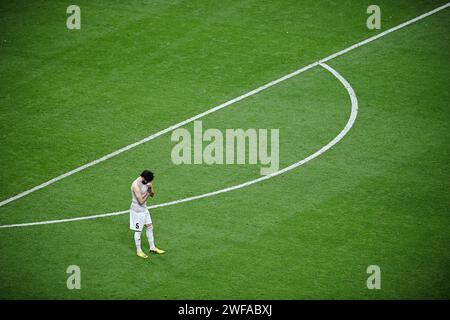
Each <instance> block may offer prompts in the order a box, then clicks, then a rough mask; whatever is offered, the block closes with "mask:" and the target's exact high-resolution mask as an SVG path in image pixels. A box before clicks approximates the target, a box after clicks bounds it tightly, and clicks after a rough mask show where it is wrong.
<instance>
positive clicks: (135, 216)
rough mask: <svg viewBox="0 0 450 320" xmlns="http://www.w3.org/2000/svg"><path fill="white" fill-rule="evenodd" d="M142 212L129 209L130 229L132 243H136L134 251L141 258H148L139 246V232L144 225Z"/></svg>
mask: <svg viewBox="0 0 450 320" xmlns="http://www.w3.org/2000/svg"><path fill="white" fill-rule="evenodd" d="M143 217H144V214H142V213H139V212H134V211H130V229H131V230H133V231H134V243H135V244H136V253H137V255H138V256H139V257H141V258H148V256H147V255H146V254H145V253H144V252H143V251H142V248H141V232H142V228H143V227H144V221H143V220H144V219H143Z"/></svg>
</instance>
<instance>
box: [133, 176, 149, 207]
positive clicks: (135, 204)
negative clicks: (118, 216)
mask: <svg viewBox="0 0 450 320" xmlns="http://www.w3.org/2000/svg"><path fill="white" fill-rule="evenodd" d="M134 183H136V184H137V185H138V186H139V191H140V192H141V196H142V197H144V196H145V194H146V193H147V190H148V186H147V185H146V184H143V183H142V180H141V179H140V178H137V179H136V180H134V181H133V183H132V184H131V207H130V210H132V211H134V212H146V211H147V201H145V202H144V203H143V204H139V201H138V199H137V198H136V195H135V194H134V190H133V184H134Z"/></svg>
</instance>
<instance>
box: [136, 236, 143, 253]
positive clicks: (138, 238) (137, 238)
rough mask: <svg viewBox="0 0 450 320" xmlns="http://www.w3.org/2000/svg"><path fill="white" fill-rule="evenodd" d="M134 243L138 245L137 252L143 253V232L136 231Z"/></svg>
mask: <svg viewBox="0 0 450 320" xmlns="http://www.w3.org/2000/svg"><path fill="white" fill-rule="evenodd" d="M134 243H136V250H137V252H141V251H142V249H141V232H139V231H136V232H135V233H134Z"/></svg>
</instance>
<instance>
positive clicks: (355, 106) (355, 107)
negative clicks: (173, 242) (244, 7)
mask: <svg viewBox="0 0 450 320" xmlns="http://www.w3.org/2000/svg"><path fill="white" fill-rule="evenodd" d="M319 65H320V66H321V67H323V68H325V69H326V70H328V71H329V72H330V73H331V74H333V76H334V77H336V78H337V79H338V80H339V82H340V83H341V84H342V85H343V86H344V88H345V89H346V90H347V93H348V95H349V97H350V101H351V113H350V117H349V119H348V121H347V124H346V125H345V127H344V129H342V131H341V132H339V134H338V135H337V136H336V137H334V139H333V140H331V141H330V142H328V144H326V145H325V146H323V147H322V148H320V149H319V150H317V151H316V152H314V153H313V154H311V155H309V156H308V157H306V158H304V159H302V160H300V161H298V162H296V163H293V164H291V165H290V166H288V167H286V168H283V169H281V170H278V171H276V172H274V173H271V174H269V175H266V176H263V177H260V178H257V179H254V180H250V181H247V182H244V183H241V184H238V185H235V186H231V187H227V188H224V189H220V190H217V191H212V192H208V193H204V194H201V195H197V196H192V197H188V198H184V199H179V200H174V201H169V202H165V203H160V204H156V205H153V206H149V207H148V208H149V209H155V208H160V207H167V206H171V205H175V204H178V203H183V202H188V201H193V200H197V199H201V198H207V197H211V196H214V195H217V194H220V193H225V192H229V191H232V190H236V189H241V188H244V187H247V186H250V185H252V184H255V183H258V182H261V181H264V180H267V179H270V178H273V177H275V176H278V175H280V174H283V173H285V172H287V171H290V170H293V169H295V168H297V167H299V166H301V165H303V164H305V163H307V162H309V161H311V160H313V159H314V158H316V157H318V156H320V155H321V154H322V153H324V152H326V151H328V150H329V149H330V148H331V147H333V146H334V145H335V144H337V143H338V142H339V141H341V140H342V139H343V138H344V136H345V135H346V134H347V133H348V132H349V131H350V129H351V128H352V126H353V124H354V123H355V120H356V116H357V114H358V99H357V97H356V94H355V91H354V90H353V88H352V86H351V85H350V83H348V81H347V80H346V79H345V78H344V77H342V76H341V75H340V74H339V73H338V72H337V71H336V70H334V69H333V68H332V67H330V66H329V65H327V64H325V63H319ZM128 212H129V210H123V211H117V212H111V213H104V214H97V215H92V216H86V217H77V218H68V219H60V220H49V221H39V222H29V223H21V224H10V225H0V229H2V228H15V227H29V226H36V225H44V224H54V223H63V222H73V221H80V220H90V219H98V218H105V217H111V216H118V215H122V214H125V213H128Z"/></svg>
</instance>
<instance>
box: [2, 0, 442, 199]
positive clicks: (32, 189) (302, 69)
mask: <svg viewBox="0 0 450 320" xmlns="http://www.w3.org/2000/svg"><path fill="white" fill-rule="evenodd" d="M449 6H450V2H448V3H447V4H445V5H442V6H440V7H438V8H436V9H434V10H431V11H429V12H427V13H424V14H422V15H420V16H418V17H416V18H413V19H411V20H408V21H406V22H404V23H402V24H399V25H398V26H396V27H393V28H391V29H388V30H386V31H384V32H381V33H379V34H377V35H375V36H373V37H370V38H368V39H366V40H364V41H361V42H358V43H356V44H354V45H352V46H350V47H348V48H346V49H344V50H341V51H339V52H336V53H334V54H332V55H329V56H328V57H326V58H323V59H321V60H319V61H318V62H313V63H311V64H309V65H307V66H305V67H302V68H300V69H298V70H296V71H294V72H292V73H289V74H287V75H285V76H283V77H281V78H279V79H277V80H274V81H271V82H269V83H267V84H265V85H263V86H261V87H259V88H256V89H254V90H252V91H250V92H247V93H245V94H243V95H241V96H239V97H237V98H234V99H232V100H229V101H227V102H225V103H222V104H221V105H218V106H216V107H214V108H211V109H209V110H207V111H205V112H202V113H199V114H197V115H196V116H193V117H191V118H189V119H186V120H184V121H181V122H179V123H177V124H175V125H173V126H170V127H168V128H166V129H164V130H161V131H159V132H157V133H154V134H152V135H150V136H148V137H146V138H144V139H142V140H139V141H137V142H135V143H132V144H129V145H128V146H125V147H123V148H121V149H118V150H116V151H114V152H112V153H110V154H107V155H105V156H103V157H101V158H99V159H97V160H94V161H92V162H89V163H87V164H85V165H82V166H80V167H78V168H75V169H73V170H71V171H69V172H66V173H64V174H62V175H60V176H58V177H56V178H53V179H51V180H48V181H47V182H44V183H42V184H40V185H37V186H35V187H33V188H31V189H29V190H26V191H23V192H21V193H19V194H17V195H15V196H12V197H10V198H8V199H5V200H3V201H1V202H0V207H2V206H4V205H6V204H8V203H10V202H13V201H15V200H18V199H20V198H23V197H25V196H26V195H29V194H30V193H33V192H35V191H37V190H39V189H42V188H45V187H47V186H49V185H51V184H53V183H55V182H57V181H59V180H62V179H64V178H67V177H69V176H71V175H73V174H75V173H77V172H80V171H82V170H84V169H87V168H89V167H92V166H94V165H96V164H99V163H100V162H103V161H105V160H108V159H111V158H112V157H115V156H117V155H119V154H121V153H123V152H125V151H128V150H130V149H133V148H134V147H137V146H139V145H141V144H143V143H145V142H148V141H151V140H153V139H155V138H157V137H159V136H161V135H163V134H165V133H167V132H170V131H172V130H174V129H176V128H179V127H181V126H184V125H186V124H188V123H190V122H192V121H195V120H197V119H200V118H202V117H204V116H206V115H208V114H210V113H213V112H216V111H217V110H220V109H223V108H225V107H228V106H230V105H232V104H234V103H236V102H238V101H241V100H243V99H245V98H248V97H250V96H252V95H255V94H257V93H259V92H261V91H263V90H266V89H267V88H270V87H272V86H274V85H276V84H278V83H280V82H283V81H285V80H287V79H290V78H292V77H294V76H296V75H298V74H300V73H302V72H304V71H306V70H308V69H311V68H313V67H315V66H317V65H318V64H319V63H323V62H327V61H329V60H331V59H334V58H336V57H338V56H340V55H343V54H345V53H347V52H349V51H351V50H353V49H356V48H358V47H361V46H363V45H365V44H368V43H369V42H372V41H374V40H377V39H379V38H381V37H383V36H385V35H387V34H389V33H391V32H394V31H397V30H399V29H401V28H404V27H406V26H408V25H410V24H412V23H415V22H417V21H419V20H422V19H424V18H426V17H428V16H430V15H432V14H435V13H436V12H439V11H441V10H444V9H445V8H447V7H449Z"/></svg>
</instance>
